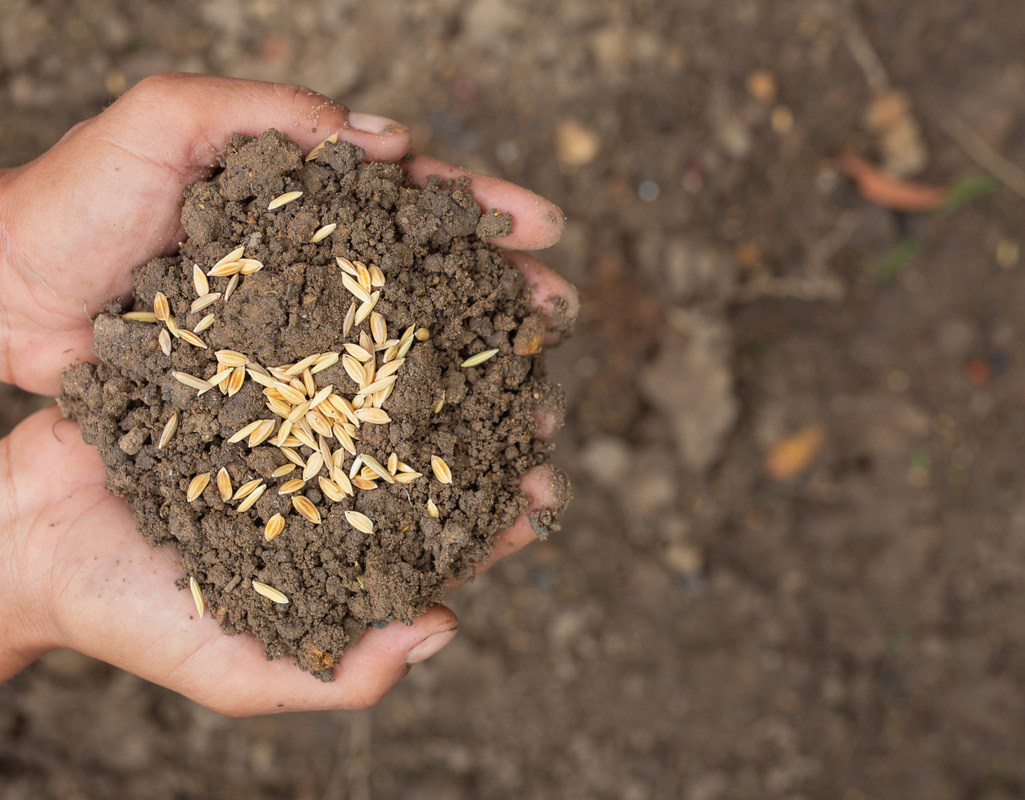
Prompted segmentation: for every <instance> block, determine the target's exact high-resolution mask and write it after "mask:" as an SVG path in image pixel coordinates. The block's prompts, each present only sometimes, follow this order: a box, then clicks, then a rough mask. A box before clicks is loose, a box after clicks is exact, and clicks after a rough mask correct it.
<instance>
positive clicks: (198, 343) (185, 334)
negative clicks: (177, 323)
mask: <svg viewBox="0 0 1025 800" xmlns="http://www.w3.org/2000/svg"><path fill="white" fill-rule="evenodd" d="M178 335H179V337H180V338H181V339H184V340H185V341H186V342H188V343H189V344H191V345H192V346H193V347H199V348H202V349H203V350H207V349H208V348H207V346H206V342H204V341H203V340H202V339H200V338H199V337H198V336H196V334H194V333H193V332H192V331H189V330H179V331H178Z"/></svg>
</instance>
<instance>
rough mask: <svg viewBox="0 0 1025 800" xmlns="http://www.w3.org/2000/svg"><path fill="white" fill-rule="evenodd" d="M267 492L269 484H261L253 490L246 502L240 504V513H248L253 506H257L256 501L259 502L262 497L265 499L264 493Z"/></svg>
mask: <svg viewBox="0 0 1025 800" xmlns="http://www.w3.org/2000/svg"><path fill="white" fill-rule="evenodd" d="M266 491H267V484H266V483H261V484H260V485H259V486H258V487H256V489H255V490H253V493H252V494H251V495H249V497H247V498H246V499H245V500H243V501H242V502H241V503H239V506H238V513H239V514H242V513H244V512H246V511H248V510H249V509H251V508H252V507H253V506H255V505H256V501H257V500H259V499H260V498H261V497H263V493H264V492H266Z"/></svg>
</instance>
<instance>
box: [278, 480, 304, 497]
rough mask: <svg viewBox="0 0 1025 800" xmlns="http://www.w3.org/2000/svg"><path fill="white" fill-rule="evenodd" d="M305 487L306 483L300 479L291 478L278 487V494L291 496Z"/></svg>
mask: <svg viewBox="0 0 1025 800" xmlns="http://www.w3.org/2000/svg"><path fill="white" fill-rule="evenodd" d="M305 485H306V481H304V480H303V479H302V478H293V479H292V480H290V481H285V482H284V483H283V484H281V486H280V487H278V494H292V492H298V491H299V490H300V489H302V488H303V487H304V486H305Z"/></svg>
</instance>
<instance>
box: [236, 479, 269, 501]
mask: <svg viewBox="0 0 1025 800" xmlns="http://www.w3.org/2000/svg"><path fill="white" fill-rule="evenodd" d="M261 483H263V478H254V479H253V480H251V481H248V482H246V483H243V484H242V485H241V486H239V487H238V491H237V492H235V496H234V497H233V498H232V500H241V499H242V498H243V497H248V496H249V495H251V494H252V493H253V492H254V491H255V490H256V487H257V486H259V485H260V484H261Z"/></svg>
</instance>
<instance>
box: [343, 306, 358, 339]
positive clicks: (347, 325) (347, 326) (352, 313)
mask: <svg viewBox="0 0 1025 800" xmlns="http://www.w3.org/2000/svg"><path fill="white" fill-rule="evenodd" d="M355 319H356V303H354V302H353V303H350V304H349V310H348V311H346V312H345V320H344V321H343V322H342V338H345V337H346V336H348V335H349V331H351V330H352V323H353V321H354V320H355Z"/></svg>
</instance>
